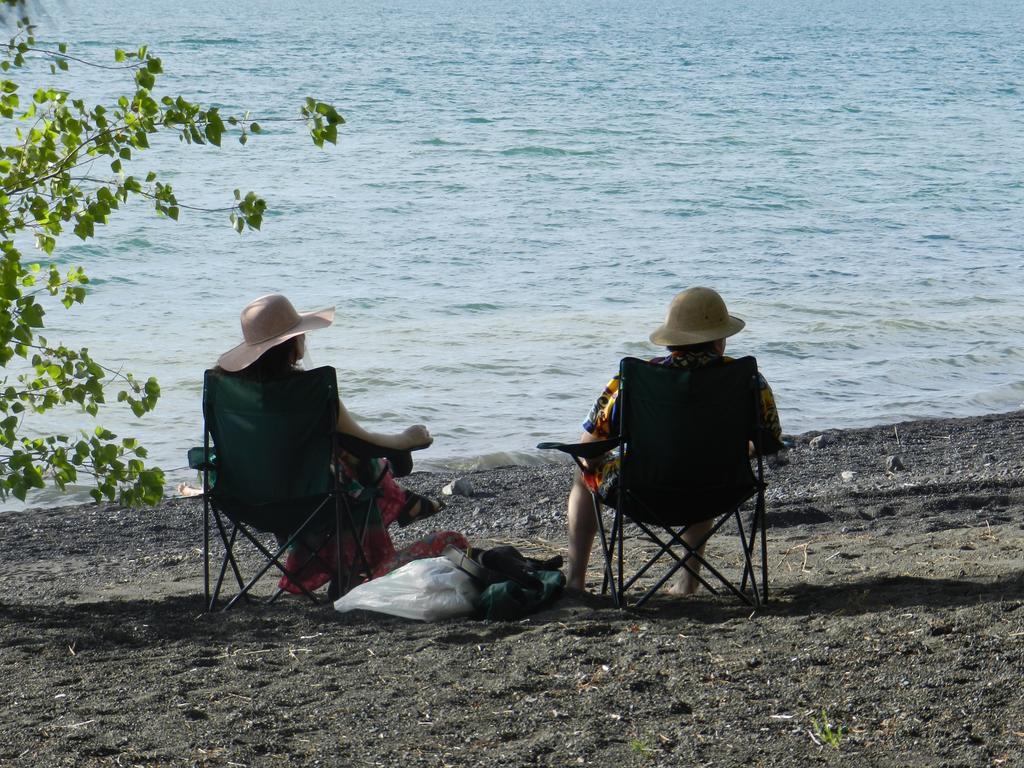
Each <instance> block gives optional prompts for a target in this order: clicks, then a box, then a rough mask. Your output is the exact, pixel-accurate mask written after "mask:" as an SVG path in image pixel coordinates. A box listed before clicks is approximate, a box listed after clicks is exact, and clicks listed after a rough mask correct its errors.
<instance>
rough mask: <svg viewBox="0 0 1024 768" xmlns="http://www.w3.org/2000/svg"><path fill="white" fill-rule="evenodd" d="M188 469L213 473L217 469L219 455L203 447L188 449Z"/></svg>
mask: <svg viewBox="0 0 1024 768" xmlns="http://www.w3.org/2000/svg"><path fill="white" fill-rule="evenodd" d="M188 467H189V469H198V470H200V471H211V470H215V469H216V468H217V455H216V454H215V453H214V452H213V449H212V448H210V449H209V450H207V449H206V448H204V447H203V446H201V445H200V446H198V447H196V448H189V449H188Z"/></svg>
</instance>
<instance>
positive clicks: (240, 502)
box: [189, 367, 379, 610]
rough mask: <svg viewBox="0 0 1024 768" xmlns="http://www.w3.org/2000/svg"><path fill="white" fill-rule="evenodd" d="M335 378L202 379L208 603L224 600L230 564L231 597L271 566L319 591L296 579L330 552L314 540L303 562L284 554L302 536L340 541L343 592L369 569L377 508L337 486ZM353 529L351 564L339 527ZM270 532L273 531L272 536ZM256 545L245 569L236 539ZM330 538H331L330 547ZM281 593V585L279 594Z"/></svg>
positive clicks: (199, 459)
mask: <svg viewBox="0 0 1024 768" xmlns="http://www.w3.org/2000/svg"><path fill="white" fill-rule="evenodd" d="M337 414H338V385H337V379H336V375H335V371H334V369H333V368H329V367H323V368H316V369H314V370H311V371H306V372H301V373H296V374H293V375H290V376H288V377H285V378H282V379H278V380H275V381H267V382H257V381H250V380H248V379H245V378H242V377H239V376H232V375H229V374H225V373H223V372H219V371H216V370H210V371H207V372H206V375H205V379H204V388H203V417H204V444H203V447H202V448H194V449H192V450H191V451H189V464H190V465H191V466H193V467H194V468H197V469H199V470H201V471H202V474H203V499H204V504H203V563H204V590H205V600H206V606H207V608H208V609H209V610H213V609H214V608H215V606H216V604H217V599H218V597H219V595H220V592H221V588H222V586H223V584H224V578H225V575H226V573H227V570H228V569H229V568H230V569H231V572H232V574H233V575H234V578H235V581H236V582H237V584H238V593H237V594H236V595H234V596H233V597H232V598H231V599H230V600H229V601H228V603H227V604H226V605H225V606H224V610H227V609H228V608H230V607H231V606H232V605H234V604H235V603H236V602H237V601H238V600H239V599H241V598H246V599H251V598H252V595H253V588H254V586H255V585H256V584H257V582H258V581H259V580H260V579H261V578H262V577H263V575H264V574H266V573H267V572H268V571H270V570H271V569H274V571H273V572H274V575H278V574H283V575H286V576H288V577H289V579H290V580H291V581H292V582H293V583H295V584H296V585H298V586H299V588H300V589H301V590H302V592H303V593H304V594H305V595H306V596H307V597H309V598H310V599H311V600H313V601H314V602H317V597H316V596H315V595H314V594H313V593H312V592H310V591H309V590H308V589H306V588H305V587H304V586H303V585H302V584H301V580H300V578H299V575H300V574H301V573H302V570H303V569H304V568H306V567H307V566H308V565H310V563H312V562H313V561H314V560H315V559H316V558H318V557H320V553H322V552H324V551H326V550H325V549H324V548H323V546H320V547H315V548H312V549H315V550H316V551H312V552H310V553H309V555H308V557H306V558H305V561H304V562H302V563H301V564H300V565H299V566H298V567H297V568H293V570H292V571H289V570H288V568H287V567H286V562H287V559H286V557H285V556H286V554H287V552H288V550H289V548H290V547H291V546H292V545H293V544H295V543H296V542H298V541H302V540H303V538H304V537H306V536H308V535H311V534H315V535H316V536H317V540H318V542H320V543H321V544H324V542H330V543H333V546H334V547H335V555H336V557H335V563H336V572H335V573H334V576H333V579H332V581H333V583H334V585H335V588H336V589H337V591H338V592H339V593H340V592H343V591H345V590H346V589H347V587H348V586H349V585H351V584H352V583H353V582H354V580H360V579H361V578H362V577H368V576H369V570H370V568H369V564H368V562H367V559H366V556H365V553H364V551H363V547H362V542H363V540H364V539H363V537H364V534H365V532H366V529H367V524H368V522H369V520H370V519H371V518H372V517H373V516H374V515H379V512H378V511H377V509H376V504H375V503H374V500H373V497H374V492H375V488H373V487H372V486H371V487H370V488H369V489H368V490H367V492H366V498H363V499H357V500H355V502H353V500H352V499H350V498H349V496H348V495H347V494H346V493H344V492H343V490H342V489H341V487H340V483H339V478H340V477H341V476H342V475H341V473H340V471H339V469H338V468H337V467H335V466H333V464H334V462H335V461H336V458H335V456H336V451H335V445H336V442H337V440H338V437H339V436H338V435H337V433H336V424H337ZM211 525H212V527H213V529H214V530H215V531H216V532H217V534H218V535H219V539H220V542H221V544H222V545H223V557H222V560H221V564H220V572H219V574H218V576H217V579H216V583H215V585H214V587H213V588H212V590H211V587H210V581H211V579H210V559H211V547H210V544H211V536H210V529H211ZM345 530H347V531H350V532H352V538H353V541H354V543H355V556H354V561H353V564H352V567H351V568H348V569H346V568H345V567H344V563H343V559H342V552H341V546H342V544H341V536H340V535H338V532H339V531H345ZM269 534H273V536H270V535H269ZM243 542H248V543H249V544H251V545H252V546H253V547H254V548H255V550H256V552H257V553H258V558H257V559H258V565H257V566H256V567H255V573H254V574H252V575H251V576H250V577H248V578H245V577H243V575H242V574H243V570H245V569H244V568H243V561H242V558H241V557H240V556H239V552H238V549H239V545H240V544H242V543H243ZM329 545H330V544H326V545H325V546H329ZM280 594H281V590H280V589H278V590H277V591H275V592H274V593H273V594H272V595H271V596H269V598H266V599H267V600H268V602H272V601H273V600H275V599H276V598H277V597H278V596H279V595H280Z"/></svg>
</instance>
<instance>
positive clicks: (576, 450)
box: [537, 437, 621, 459]
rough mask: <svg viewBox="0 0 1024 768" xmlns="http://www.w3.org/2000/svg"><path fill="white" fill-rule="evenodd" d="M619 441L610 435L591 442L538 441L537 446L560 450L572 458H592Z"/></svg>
mask: <svg viewBox="0 0 1024 768" xmlns="http://www.w3.org/2000/svg"><path fill="white" fill-rule="evenodd" d="M620 441H621V440H620V438H618V437H610V438H608V439H607V440H597V441H595V442H592V443H538V444H537V448H538V450H541V451H561V452H562V453H567V454H569V455H570V456H572V457H573V458H574V459H594V458H597V457H598V456H600V455H601V454H603V453H607V452H608V451H610V450H611V449H612V448H618V446H619V442H620Z"/></svg>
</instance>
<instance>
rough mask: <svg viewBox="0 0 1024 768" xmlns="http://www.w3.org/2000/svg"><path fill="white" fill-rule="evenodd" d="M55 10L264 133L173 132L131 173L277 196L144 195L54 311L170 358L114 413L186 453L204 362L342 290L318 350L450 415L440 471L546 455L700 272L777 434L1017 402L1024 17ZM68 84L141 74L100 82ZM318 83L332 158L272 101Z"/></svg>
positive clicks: (996, 7) (547, 9) (952, 8)
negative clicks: (335, 113) (175, 209)
mask: <svg viewBox="0 0 1024 768" xmlns="http://www.w3.org/2000/svg"><path fill="white" fill-rule="evenodd" d="M50 13H51V18H50V19H49V20H47V21H46V22H45V23H44V30H45V32H46V33H49V34H50V36H52V37H53V38H55V39H65V40H68V41H69V42H70V43H71V53H74V54H77V55H80V56H82V57H83V58H87V59H94V60H100V61H104V62H108V61H109V60H110V59H109V57H110V50H111V49H112V48H113V47H115V46H123V47H134V46H136V45H138V44H140V43H148V44H149V45H150V46H151V48H152V49H153V50H154V51H155V52H157V53H158V55H161V56H162V57H163V59H164V65H165V69H166V70H167V71H168V73H169V74H168V75H167V76H166V77H165V78H164V79H163V81H162V86H161V89H162V90H161V92H171V93H177V92H183V93H185V94H187V95H189V96H191V97H193V98H195V99H199V100H202V101H204V102H207V103H210V102H213V103H217V104H220V105H222V107H223V110H224V111H225V112H228V111H242V110H244V109H251V110H252V112H253V114H254V116H256V117H258V118H259V119H260V120H261V122H263V124H264V126H265V128H266V129H267V135H266V136H263V137H258V138H257V139H256V140H254V141H253V142H251V143H250V144H249V145H248V146H246V147H244V148H241V147H238V146H237V145H232V146H230V147H228V148H227V149H226V150H224V151H215V150H205V149H199V150H193V151H188V150H186V149H184V148H181V147H179V146H178V142H177V141H176V140H168V141H163V142H160V143H159V144H158V146H156V147H155V149H154V151H153V152H152V153H151V155H150V156H149V160H148V162H147V163H146V164H141V163H140V164H139V166H138V172H140V173H141V172H144V171H145V170H146V169H148V168H149V167H153V168H155V169H157V170H159V171H160V172H161V173H162V175H163V176H164V177H165V179H166V180H169V181H172V182H173V184H174V185H175V188H176V190H177V192H178V194H179V197H180V198H181V199H182V201H183V202H189V203H192V204H196V205H204V206H218V205H225V204H227V202H228V201H229V200H230V197H231V191H232V190H233V189H234V188H235V187H241V188H242V189H243V190H245V189H255V190H257V191H259V192H260V193H262V194H263V195H264V196H265V197H266V198H267V200H268V203H269V205H270V207H271V209H272V210H271V213H270V215H269V216H267V219H266V222H265V226H264V231H263V232H260V233H250V234H246V235H244V236H242V237H239V236H237V235H235V234H234V233H233V231H232V230H231V229H230V228H229V226H228V224H227V219H226V215H225V214H223V213H216V214H204V213H194V212H185V213H184V215H183V217H182V221H181V222H179V223H178V224H173V223H171V222H169V221H167V220H162V219H158V218H156V217H155V216H154V215H152V214H151V213H150V212H148V211H147V210H145V209H144V208H143V207H142V206H136V207H135V209H134V210H132V211H128V212H126V213H125V214H122V215H118V216H117V218H116V219H114V220H113V222H112V225H111V226H110V227H107V228H106V229H105V231H103V232H102V233H101V236H100V238H99V239H98V240H96V241H92V242H90V243H89V244H87V245H76V244H75V243H74V242H73V241H72V240H70V239H69V240H67V241H66V242H65V243H64V244H63V246H62V247H61V249H60V250H59V253H60V254H61V257H62V258H63V259H64V260H65V261H67V262H69V263H83V264H85V265H86V266H87V268H88V271H89V274H90V275H91V276H92V278H93V287H92V295H91V296H90V299H89V301H88V302H87V303H86V305H85V306H84V307H81V308H78V309H76V310H75V311H74V313H73V314H67V313H64V312H63V311H60V310H55V311H54V313H53V314H51V315H50V318H49V319H50V321H51V323H52V325H53V326H54V328H55V329H60V330H61V331H62V334H63V337H64V338H65V340H66V341H67V340H74V341H76V342H77V343H80V344H83V345H87V346H89V347H90V348H91V350H92V351H93V353H94V354H95V355H96V356H97V357H98V358H100V359H101V360H104V361H105V362H107V363H108V364H109V365H111V366H112V367H119V366H122V365H123V366H125V367H126V368H127V369H129V370H133V371H135V372H136V373H138V374H145V375H149V374H155V375H157V376H158V377H159V379H160V381H161V384H162V386H163V390H164V397H163V399H162V401H161V403H160V406H159V408H158V410H157V411H156V412H155V413H154V414H152V415H151V417H148V418H147V419H146V420H144V421H142V422H135V421H134V420H132V419H130V418H129V419H125V420H118V419H114V418H111V417H109V416H108V417H107V418H106V419H105V420H104V423H105V424H108V425H111V426H112V427H113V428H114V429H115V431H118V430H120V431H121V432H123V433H125V434H136V435H138V436H140V437H142V438H144V440H145V441H146V442H147V443H148V444H149V446H150V447H151V449H152V455H153V457H154V458H155V459H156V460H157V462H158V463H159V464H161V465H162V466H164V467H166V468H172V469H173V468H179V467H181V465H182V464H183V463H184V462H183V458H182V457H183V455H184V451H185V449H186V448H187V447H188V446H190V445H193V444H195V443H196V442H197V441H198V440H199V439H200V419H199V404H200V397H201V377H202V371H203V369H204V368H205V367H207V366H209V365H210V364H212V363H213V361H214V360H215V359H216V357H217V355H218V354H219V353H220V352H222V351H224V350H225V349H227V348H228V347H230V346H232V345H234V344H235V343H236V341H237V339H238V337H239V330H238V321H237V316H238V312H239V310H240V309H241V307H242V306H243V305H244V304H245V303H246V302H247V301H248V300H249V299H251V298H253V297H255V296H257V295H260V294H263V293H267V292H270V291H282V292H285V293H287V294H288V295H289V296H290V297H292V298H293V300H294V302H295V303H296V304H297V305H298V306H299V307H300V308H316V307H320V306H324V305H331V304H334V305H337V306H338V308H339V312H338V322H337V324H336V326H335V327H333V328H331V329H329V330H326V331H322V332H319V333H317V334H316V335H315V336H312V337H311V338H310V347H311V351H312V355H313V362H314V363H316V364H333V365H335V366H337V367H338V368H339V371H340V379H341V383H342V390H343V397H344V399H345V401H346V404H347V405H348V406H349V408H350V409H351V410H352V411H353V412H354V413H356V414H357V415H358V416H359V417H360V418H361V419H362V420H363V421H364V422H365V423H366V425H367V426H368V427H370V428H373V429H380V430H392V429H398V428H401V427H404V426H405V425H406V424H409V423H412V422H425V423H427V424H428V425H429V426H430V427H431V429H432V430H433V431H434V433H435V435H436V437H437V442H436V443H435V446H434V447H433V448H432V449H431V450H430V451H428V452H426V453H424V454H421V456H422V462H421V466H433V467H438V466H453V465H454V466H466V465H473V464H480V463H482V464H495V463H506V462H509V461H513V460H515V461H529V460H540V457H538V456H537V455H536V453H535V452H534V451H533V449H532V446H533V445H534V444H535V443H536V442H537V441H538V440H539V439H544V438H570V437H574V436H575V435H576V434H578V431H579V423H580V421H581V420H582V418H583V417H584V415H585V414H586V411H587V410H588V408H589V407H590V405H591V403H592V401H593V399H594V397H595V395H596V394H597V392H598V391H599V390H600V388H601V386H602V385H603V384H604V382H605V381H606V380H607V378H608V377H609V376H610V375H611V373H612V372H613V371H614V369H615V367H616V363H617V360H618V359H619V358H620V357H621V356H622V355H624V354H635V355H647V354H653V353H654V352H655V350H654V349H653V348H652V347H650V345H649V344H648V343H647V342H646V337H647V334H648V333H649V331H650V330H651V329H653V327H655V326H657V325H658V324H659V323H660V321H661V319H662V315H663V311H664V308H665V306H666V305H667V302H668V300H669V299H670V298H671V296H672V295H673V294H674V293H675V292H676V291H678V290H680V289H682V288H685V287H687V286H690V285H694V284H704V285H711V286H714V287H717V288H718V289H719V290H720V291H721V292H722V293H723V295H724V296H725V297H726V299H727V301H728V302H729V305H730V309H731V310H732V311H733V312H734V313H735V314H738V315H740V316H741V317H743V318H745V319H746V320H747V322H748V329H747V330H746V331H744V332H743V333H742V334H740V335H739V336H738V337H736V338H735V339H733V340H731V342H730V351H732V352H733V353H754V354H756V355H757V356H758V358H759V360H760V363H761V367H762V370H763V371H764V373H765V374H766V376H767V378H768V379H769V381H770V382H771V383H772V385H773V388H774V389H775V392H776V396H777V399H778V401H779V404H780V410H781V415H782V421H783V427H784V429H786V430H787V431H789V432H794V433H795V432H801V431H805V430H809V429H820V428H826V427H844V426H856V425H867V424H872V423H880V422H889V421H895V420H900V419H905V418H909V417H916V416H926V415H942V416H946V415H968V414H975V413H980V412H987V411H999V410H1008V409H1013V408H1017V407H1020V406H1021V404H1022V401H1024V366H1022V363H1024V351H1022V343H1021V339H1022V335H1024V308H1022V306H1024V302H1022V299H1024V288H1022V287H1021V280H1020V271H1021V264H1022V238H1021V230H1022V223H1024V217H1022V215H1021V214H1022V204H1024V186H1022V171H1024V136H1022V133H1024V109H1022V106H1024V105H1022V89H1024V56H1022V53H1021V46H1020V41H1021V39H1022V38H1021V33H1022V31H1024V5H1022V4H1020V3H1018V2H998V1H990V2H985V1H982V2H976V3H959V2H939V1H935V2H924V1H921V2H913V1H908V2H904V3H897V4H893V3H889V2H882V1H881V0H880V1H879V2H861V1H858V2H852V1H851V2H819V1H817V0H816V1H815V2H798V1H796V0H788V1H787V2H759V3H740V2H715V3H702V2H678V3H654V2H634V3H628V4H627V3H618V2H547V1H545V2H539V1H538V2H532V1H526V2H517V3H498V2H476V3H451V2H441V1H438V0H427V1H425V2H423V1H421V2H411V1H410V2H384V3H380V2H372V1H371V2H366V1H365V0H360V2H333V1H328V0H320V1H319V2H312V1H311V2H303V3H282V2H278V1H276V0H275V1H274V2H271V1H270V0H256V1H255V2H248V3H244V4H238V3H229V2H220V1H219V0H203V1H202V2H198V1H196V0H178V1H177V2H174V3H171V2H165V3H159V4H158V3H137V2H136V3H131V2H120V1H118V2H114V1H113V0H94V1H93V2H90V3H70V2H69V3H66V4H65V5H64V6H53V7H52V8H51V9H50ZM102 78H106V83H105V81H104V80H103V79H102ZM40 79H41V80H46V79H47V78H46V77H45V76H43V75H40ZM71 82H73V83H75V88H76V89H79V90H81V91H82V92H84V93H86V94H89V95H90V98H91V99H98V98H101V97H102V96H104V95H106V96H107V97H109V96H110V95H113V94H116V93H120V92H121V91H120V90H115V89H114V88H115V87H116V84H115V86H112V85H111V84H110V82H109V73H103V75H102V77H101V75H99V74H97V73H96V72H94V71H88V70H83V69H82V68H81V67H74V68H73V79H72V81H71ZM307 95H313V96H316V97H318V98H321V99H324V100H327V101H330V102H332V103H334V104H336V105H337V106H338V108H339V109H340V110H341V111H342V113H343V114H344V115H345V116H346V118H347V119H348V125H347V126H346V129H345V131H344V135H343V137H342V139H341V141H340V142H339V146H337V147H336V148H332V149H329V150H327V151H323V152H321V151H318V150H316V149H315V148H313V147H312V145H311V144H310V143H309V142H308V140H306V139H305V138H304V137H303V134H302V130H301V127H300V126H298V125H295V124H290V123H286V122H280V120H282V119H284V118H288V117H293V116H294V115H295V114H296V113H297V107H298V105H299V103H300V102H301V100H302V99H303V98H304V97H305V96H307ZM99 168H100V166H97V169H99ZM57 335H58V334H57V332H56V331H54V330H51V331H50V336H51V337H53V338H56V337H57ZM61 423H62V425H63V426H64V428H67V426H68V425H69V424H70V423H72V420H71V419H69V418H68V417H64V420H63V421H62V422H61ZM183 476H184V474H183V473H182V472H180V471H178V472H172V473H171V477H172V479H180V478H181V477H183Z"/></svg>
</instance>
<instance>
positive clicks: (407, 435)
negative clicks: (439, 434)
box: [402, 424, 434, 451]
mask: <svg viewBox="0 0 1024 768" xmlns="http://www.w3.org/2000/svg"><path fill="white" fill-rule="evenodd" d="M402 437H403V438H404V440H405V447H406V450H410V451H415V450H418V449H420V448H426V447H427V446H429V445H430V444H431V443H433V442H434V438H433V437H431V436H430V432H429V431H428V430H427V428H426V427H425V426H423V425H422V424H413V425H412V426H411V427H409V428H408V429H406V430H405V431H404V432H402Z"/></svg>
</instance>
